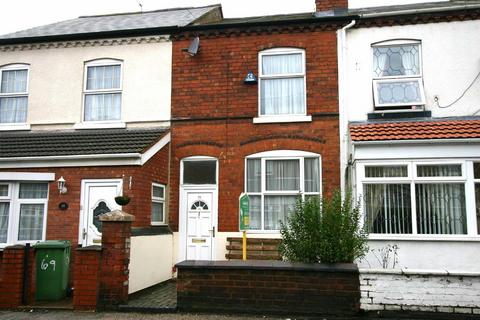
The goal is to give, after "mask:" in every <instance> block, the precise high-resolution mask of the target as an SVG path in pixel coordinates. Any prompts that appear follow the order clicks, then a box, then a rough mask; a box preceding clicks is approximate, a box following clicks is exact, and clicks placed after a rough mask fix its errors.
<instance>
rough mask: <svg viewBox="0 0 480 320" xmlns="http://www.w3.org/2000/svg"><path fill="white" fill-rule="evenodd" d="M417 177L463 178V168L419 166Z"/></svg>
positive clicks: (457, 166)
mask: <svg viewBox="0 0 480 320" xmlns="http://www.w3.org/2000/svg"><path fill="white" fill-rule="evenodd" d="M417 175H418V176H419V177H461V176H462V166H461V165H459V164H451V165H448V164H447V165H440V166H439V165H418V166H417Z"/></svg>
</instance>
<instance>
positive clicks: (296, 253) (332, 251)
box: [280, 191, 368, 263]
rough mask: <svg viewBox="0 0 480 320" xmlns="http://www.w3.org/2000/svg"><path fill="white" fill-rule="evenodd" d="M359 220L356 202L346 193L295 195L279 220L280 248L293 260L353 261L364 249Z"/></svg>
mask: <svg viewBox="0 0 480 320" xmlns="http://www.w3.org/2000/svg"><path fill="white" fill-rule="evenodd" d="M360 224H361V221H360V212H359V204H358V203H356V202H354V201H352V198H351V195H350V194H347V195H346V196H345V199H343V200H342V196H341V193H340V192H338V191H337V192H335V193H334V194H333V196H332V197H331V198H323V199H319V198H310V199H308V200H306V201H304V202H303V201H301V199H299V200H298V201H297V204H296V206H295V210H294V212H293V213H292V214H291V216H290V217H289V218H288V219H287V221H286V222H285V223H282V227H281V230H280V232H281V234H282V238H283V241H282V244H281V245H280V252H281V253H282V255H283V257H284V258H285V259H286V260H289V261H293V262H307V263H316V262H322V263H340V262H347V263H349V262H353V261H354V260H355V259H357V258H362V257H363V256H364V255H365V254H366V252H367V250H368V246H367V236H368V235H367V233H366V232H365V230H363V228H361V227H360Z"/></svg>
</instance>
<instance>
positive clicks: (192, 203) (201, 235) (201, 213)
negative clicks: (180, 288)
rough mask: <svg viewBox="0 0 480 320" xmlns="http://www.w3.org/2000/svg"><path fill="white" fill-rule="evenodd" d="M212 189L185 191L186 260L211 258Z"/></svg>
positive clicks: (213, 229) (212, 224) (212, 227)
mask: <svg viewBox="0 0 480 320" xmlns="http://www.w3.org/2000/svg"><path fill="white" fill-rule="evenodd" d="M213 199H214V193H213V191H186V208H185V209H186V211H187V212H186V216H187V232H186V236H187V239H186V240H187V241H186V245H187V248H186V258H187V260H211V259H212V250H213V245H212V238H213V237H214V236H215V226H214V223H213V213H214V210H215V208H214V202H213Z"/></svg>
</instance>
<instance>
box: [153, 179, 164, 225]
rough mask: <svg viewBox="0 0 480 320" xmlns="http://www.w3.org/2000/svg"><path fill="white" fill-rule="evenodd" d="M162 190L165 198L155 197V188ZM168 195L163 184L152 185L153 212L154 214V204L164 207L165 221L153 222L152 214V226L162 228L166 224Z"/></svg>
mask: <svg viewBox="0 0 480 320" xmlns="http://www.w3.org/2000/svg"><path fill="white" fill-rule="evenodd" d="M154 187H156V188H162V189H163V198H162V197H155V196H154V195H153V188H154ZM166 193H167V187H166V186H165V185H164V184H161V183H156V182H153V183H152V190H151V197H152V212H153V203H160V204H161V205H162V207H163V211H162V212H163V220H162V221H153V220H152V215H151V214H150V224H151V225H152V226H162V225H165V224H166V222H165V221H166V215H167V213H166V212H165V198H166Z"/></svg>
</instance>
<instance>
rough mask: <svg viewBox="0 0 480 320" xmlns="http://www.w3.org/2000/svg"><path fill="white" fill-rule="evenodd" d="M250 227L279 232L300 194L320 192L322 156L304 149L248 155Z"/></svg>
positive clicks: (247, 180) (246, 181)
mask: <svg viewBox="0 0 480 320" xmlns="http://www.w3.org/2000/svg"><path fill="white" fill-rule="evenodd" d="M245 192H246V194H248V196H249V199H250V230H257V231H263V232H269V231H273V232H278V230H280V222H281V221H285V219H286V218H287V217H288V216H289V215H290V214H291V212H292V211H293V209H294V207H295V203H296V201H297V199H298V197H301V198H302V199H305V198H308V197H319V196H320V194H321V158H320V156H319V155H318V154H315V153H310V152H301V151H289V150H283V151H270V152H263V153H259V154H254V155H251V156H248V157H247V158H246V159H245Z"/></svg>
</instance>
